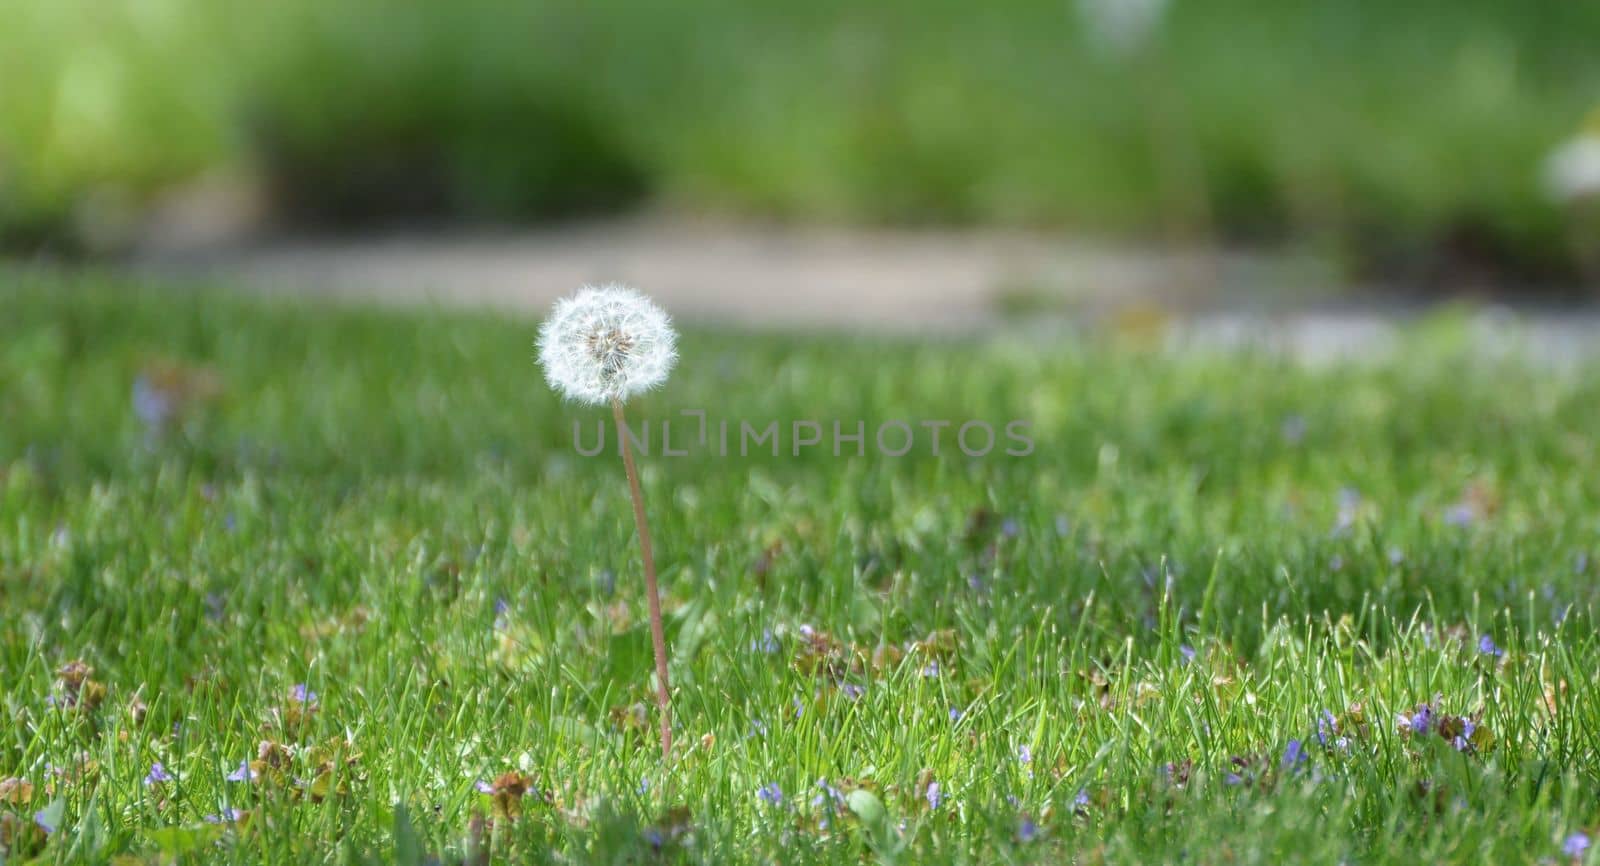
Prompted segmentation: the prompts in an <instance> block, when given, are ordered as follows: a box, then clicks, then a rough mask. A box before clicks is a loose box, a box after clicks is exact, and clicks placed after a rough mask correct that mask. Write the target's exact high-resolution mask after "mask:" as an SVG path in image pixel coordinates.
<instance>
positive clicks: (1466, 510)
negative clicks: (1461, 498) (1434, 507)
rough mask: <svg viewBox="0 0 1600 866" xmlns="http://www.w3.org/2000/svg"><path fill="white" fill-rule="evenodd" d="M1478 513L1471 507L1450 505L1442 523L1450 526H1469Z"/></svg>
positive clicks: (1461, 504)
mask: <svg viewBox="0 0 1600 866" xmlns="http://www.w3.org/2000/svg"><path fill="white" fill-rule="evenodd" d="M1477 516H1478V513H1477V510H1476V509H1474V508H1473V507H1472V506H1471V505H1468V504H1466V503H1460V504H1457V505H1452V506H1450V508H1449V509H1448V510H1446V511H1445V513H1444V522H1445V523H1448V524H1450V525H1451V526H1471V525H1472V521H1473V520H1475V519H1477Z"/></svg>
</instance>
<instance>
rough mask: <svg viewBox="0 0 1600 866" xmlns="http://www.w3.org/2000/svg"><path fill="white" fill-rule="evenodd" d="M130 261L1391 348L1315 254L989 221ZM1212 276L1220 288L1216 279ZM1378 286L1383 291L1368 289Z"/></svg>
mask: <svg viewBox="0 0 1600 866" xmlns="http://www.w3.org/2000/svg"><path fill="white" fill-rule="evenodd" d="M134 266H135V268H137V269H138V270H140V271H142V272H145V273H152V274H158V275H161V276H179V277H202V278H207V279H215V280H218V281H224V282H227V283H229V284H234V285H242V286H244V287H246V288H247V289H250V290H254V291H261V292H266V293H274V294H281V293H293V294H304V295H312V296H321V297H333V298H341V299H362V300H373V301H379V302H385V303H404V304H443V305H467V306H475V307H490V308H497V309H508V310H518V311H533V312H534V313H535V314H536V312H537V311H539V310H543V309H545V308H546V307H548V305H549V304H550V303H551V302H552V301H554V300H555V299H556V298H557V297H560V296H561V295H563V294H566V293H568V292H571V291H572V290H573V289H574V288H576V287H578V286H580V285H582V284H585V283H597V282H607V281H617V282H624V283H629V284H632V285H635V286H638V287H639V288H641V289H644V290H645V291H647V292H649V293H650V294H652V295H654V296H655V297H657V298H658V299H660V300H661V302H662V303H663V304H664V305H666V306H667V308H668V309H670V310H671V311H672V312H673V313H674V315H675V316H677V317H678V318H679V319H680V320H683V321H688V322H722V323H735V324H739V325H741V326H755V327H776V328H782V329H790V330H793V329H802V330H806V329H817V328H826V329H835V330H837V329H844V330H862V331H872V332H898V333H919V332H935V333H952V332H955V333H960V332H967V331H972V330H978V329H985V328H991V327H996V326H1021V327H1022V328H1024V329H1026V328H1043V329H1054V330H1055V331H1056V332H1058V333H1059V331H1060V329H1061V327H1062V325H1063V323H1068V324H1070V325H1072V326H1076V327H1095V326H1102V325H1109V326H1114V327H1127V326H1129V325H1130V323H1133V324H1134V326H1138V323H1140V322H1143V323H1144V324H1145V325H1146V326H1150V323H1152V322H1154V323H1156V324H1155V325H1154V327H1156V328H1158V329H1159V330H1160V332H1161V333H1162V335H1163V337H1162V338H1163V339H1167V340H1170V341H1173V342H1178V343H1183V344H1186V345H1198V346H1209V347H1229V346H1233V347H1237V346H1240V345H1251V346H1263V347H1267V348H1270V349H1273V350H1283V351H1288V352H1290V353H1291V354H1296V355H1300V356H1303V357H1306V358H1309V359H1312V360H1316V359H1323V358H1332V357H1345V356H1351V355H1362V354H1365V353H1369V352H1372V351H1377V350H1381V349H1382V347H1383V346H1384V345H1385V344H1387V342H1388V341H1390V340H1392V338H1393V334H1394V332H1395V328H1396V327H1397V324H1396V323H1397V322H1398V321H1400V320H1402V319H1403V318H1405V317H1406V316H1407V315H1408V311H1407V310H1403V309H1399V308H1394V307H1390V308H1383V309H1376V308H1373V307H1371V306H1370V305H1369V306H1367V307H1365V308H1361V307H1353V306H1352V305H1351V304H1350V303H1349V302H1348V301H1345V300H1341V299H1343V298H1347V297H1349V294H1348V292H1347V291H1346V290H1345V289H1344V288H1342V287H1340V286H1339V284H1338V281H1337V279H1336V278H1335V276H1334V275H1333V274H1332V273H1331V272H1330V271H1329V270H1328V269H1326V268H1323V267H1319V266H1318V265H1317V264H1316V263H1315V262H1310V261H1300V260H1294V259H1290V258H1285V257H1281V256H1279V257H1269V256H1257V255H1250V254H1243V253H1230V254H1225V255H1216V256H1203V257H1202V256H1196V255H1183V254H1177V253H1172V252H1161V251H1155V252H1152V251H1151V250H1149V249H1145V248H1129V247H1118V246H1111V245H1100V244H1094V243H1090V242H1085V241H1078V240H1063V239H1060V238H1053V237H1047V236H1041V235H1031V234H1023V233H1008V232H995V231H978V232H911V231H865V232H863V231H842V230H841V231H830V230H783V229H778V228H748V227H738V228H734V227H729V226H727V225H717V224H700V223H694V222H685V221H681V220H673V221H666V222H657V221H650V220H641V221H627V222H619V223H604V224H588V225H577V226H568V227H562V228H555V229H548V230H543V231H536V232H526V233H515V234H509V233H499V234H493V233H480V234H461V233H455V234H439V233H414V234H393V235H388V236H383V237H377V238H362V239H346V240H327V239H320V240H309V241H276V242H271V243H258V244H252V245H242V246H241V245H235V246H215V245H213V246H205V247H198V248H188V249H183V248H168V249H152V250H146V251H145V252H143V253H142V254H141V255H139V256H138V257H137V258H136V260H135V262H134ZM1218 287H1225V288H1218ZM1368 296H1369V297H1382V295H1381V294H1372V295H1368ZM1480 318H1482V319H1483V322H1482V325H1483V329H1484V335H1485V339H1488V340H1491V341H1494V343H1495V344H1496V345H1503V346H1506V347H1521V349H1522V350H1526V351H1527V352H1528V353H1529V354H1531V355H1534V356H1537V357H1539V358H1541V359H1548V360H1555V361H1561V360H1570V359H1574V358H1580V357H1586V356H1587V355H1589V354H1591V353H1594V352H1596V351H1600V317H1597V314H1596V313H1595V312H1593V311H1590V312H1583V313H1574V312H1573V311H1553V312H1545V313H1538V312H1531V313H1521V314H1518V315H1516V316H1511V317H1508V316H1503V315H1501V316H1495V315H1490V316H1484V317H1480Z"/></svg>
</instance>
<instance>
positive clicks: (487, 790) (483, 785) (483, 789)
mask: <svg viewBox="0 0 1600 866" xmlns="http://www.w3.org/2000/svg"><path fill="white" fill-rule="evenodd" d="M472 790H474V791H477V792H478V793H480V794H493V793H494V786H493V785H491V784H489V783H488V782H485V781H484V780H482V779H479V780H478V781H476V782H473V783H472Z"/></svg>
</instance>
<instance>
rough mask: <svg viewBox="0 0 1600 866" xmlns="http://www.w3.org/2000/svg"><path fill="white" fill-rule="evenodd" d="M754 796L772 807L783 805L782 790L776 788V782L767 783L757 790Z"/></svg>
mask: <svg viewBox="0 0 1600 866" xmlns="http://www.w3.org/2000/svg"><path fill="white" fill-rule="evenodd" d="M756 796H757V797H759V798H761V799H762V800H763V801H765V802H767V803H770V804H772V805H774V806H782V805H783V789H782V788H779V787H778V783H777V782H768V783H767V784H765V785H762V786H761V787H760V788H757V789H756Z"/></svg>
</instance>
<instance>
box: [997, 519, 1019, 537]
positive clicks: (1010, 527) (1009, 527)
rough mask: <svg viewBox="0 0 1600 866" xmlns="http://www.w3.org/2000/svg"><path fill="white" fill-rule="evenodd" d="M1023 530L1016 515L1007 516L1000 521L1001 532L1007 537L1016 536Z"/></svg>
mask: <svg viewBox="0 0 1600 866" xmlns="http://www.w3.org/2000/svg"><path fill="white" fill-rule="evenodd" d="M1021 531H1022V526H1021V524H1019V523H1017V521H1016V518H1014V517H1007V518H1006V519H1005V520H1003V521H1001V523H1000V534H1001V535H1004V536H1005V537H1006V538H1016V537H1017V534H1018V533H1020V532H1021Z"/></svg>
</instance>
